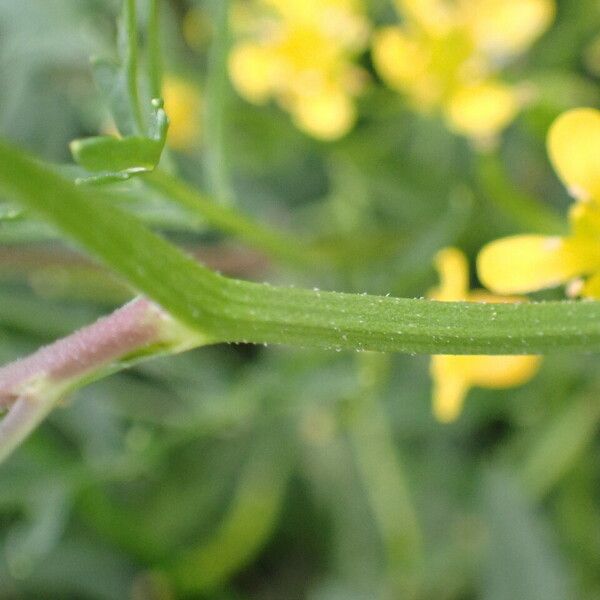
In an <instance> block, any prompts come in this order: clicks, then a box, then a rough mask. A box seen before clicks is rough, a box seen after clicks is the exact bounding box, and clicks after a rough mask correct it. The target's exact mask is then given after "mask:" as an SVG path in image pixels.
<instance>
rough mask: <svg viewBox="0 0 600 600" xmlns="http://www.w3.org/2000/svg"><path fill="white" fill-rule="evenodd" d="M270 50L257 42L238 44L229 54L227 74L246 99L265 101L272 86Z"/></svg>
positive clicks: (272, 66)
mask: <svg viewBox="0 0 600 600" xmlns="http://www.w3.org/2000/svg"><path fill="white" fill-rule="evenodd" d="M273 71H274V64H273V55H272V52H271V51H270V50H269V49H268V48H266V47H262V46H259V45H258V44H252V43H247V44H246V43H245V44H239V45H238V46H236V47H235V48H233V50H232V51H231V52H230V54H229V76H230V77H231V81H232V83H233V85H234V87H235V88H236V89H237V91H238V92H239V93H240V94H241V95H242V96H244V98H246V100H248V101H250V102H255V103H262V102H265V101H266V100H267V99H268V98H269V96H270V94H271V93H272V87H273Z"/></svg>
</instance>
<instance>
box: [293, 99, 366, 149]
mask: <svg viewBox="0 0 600 600" xmlns="http://www.w3.org/2000/svg"><path fill="white" fill-rule="evenodd" d="M292 113H293V116H294V120H295V121H296V123H297V125H298V127H300V128H301V129H303V130H304V131H306V132H307V133H309V134H310V135H312V136H314V137H316V138H318V139H321V140H325V141H331V140H335V139H338V138H340V137H342V136H343V135H344V134H346V133H348V131H350V129H351V127H352V125H353V124H354V121H355V119H356V110H355V108H354V104H353V103H352V100H351V99H350V97H349V96H348V95H347V94H345V93H343V92H341V91H339V90H331V91H329V90H328V91H323V92H321V93H316V94H306V95H302V96H299V97H298V98H296V100H295V102H294V105H293V107H292Z"/></svg>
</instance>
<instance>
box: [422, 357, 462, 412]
mask: <svg viewBox="0 0 600 600" xmlns="http://www.w3.org/2000/svg"><path fill="white" fill-rule="evenodd" d="M469 358H471V357H469V356H432V357H431V366H430V371H431V377H432V380H433V391H432V396H433V397H432V401H433V414H434V416H435V418H436V419H437V420H438V421H440V422H442V423H450V422H452V421H454V420H456V418H457V417H458V415H459V414H460V411H461V410H462V407H463V404H464V401H465V397H466V395H467V393H468V391H469V387H470V383H469V380H468V376H467V375H466V370H468V359H469Z"/></svg>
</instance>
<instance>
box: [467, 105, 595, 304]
mask: <svg viewBox="0 0 600 600" xmlns="http://www.w3.org/2000/svg"><path fill="white" fill-rule="evenodd" d="M548 152H549V155H550V159H551V161H552V163H553V165H554V168H555V170H556V172H557V173H558V175H559V176H560V178H561V179H562V181H563V182H564V184H565V185H566V187H567V189H568V190H569V192H570V193H571V195H572V196H573V197H574V198H575V199H576V200H577V202H576V203H575V204H574V205H573V206H572V208H571V210H570V211H569V225H570V232H569V234H568V235H566V236H564V237H559V236H556V237H549V236H543V235H516V236H512V237H509V238H504V239H501V240H497V241H494V242H492V243H490V244H488V245H487V246H485V247H484V248H483V249H482V251H481V253H480V254H479V257H478V261H477V264H478V271H479V277H480V279H481V281H482V282H483V283H484V284H485V285H486V286H487V287H488V288H490V289H491V290H494V291H496V292H499V293H502V294H511V293H526V292H533V291H536V290H541V289H544V288H550V287H555V286H557V285H560V284H563V283H570V285H569V288H568V292H569V294H570V295H572V296H583V297H586V298H595V299H600V111H598V110H595V109H592V108H579V109H575V110H571V111H569V112H567V113H565V114H564V115H562V116H561V117H559V118H558V119H557V120H556V121H555V122H554V124H553V125H552V127H551V129H550V133H549V135H548Z"/></svg>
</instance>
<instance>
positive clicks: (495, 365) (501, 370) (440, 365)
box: [430, 355, 541, 423]
mask: <svg viewBox="0 0 600 600" xmlns="http://www.w3.org/2000/svg"><path fill="white" fill-rule="evenodd" d="M540 362H541V357H539V356H453V355H447V356H441V355H437V356H432V357H431V366H430V372H431V377H432V379H433V412H434V415H435V417H436V418H437V419H438V420H439V421H441V422H443V423H449V422H451V421H454V420H455V419H456V418H457V417H458V415H459V414H460V411H461V410H462V406H463V404H464V401H465V398H466V396H467V393H468V392H469V389H470V388H471V387H475V386H477V387H482V388H488V389H506V388H511V387H516V386H519V385H523V384H524V383H526V382H527V381H529V380H530V379H531V378H532V377H533V376H534V375H535V374H536V373H537V371H538V369H539V366H540Z"/></svg>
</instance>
